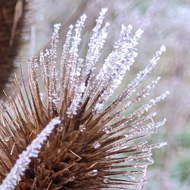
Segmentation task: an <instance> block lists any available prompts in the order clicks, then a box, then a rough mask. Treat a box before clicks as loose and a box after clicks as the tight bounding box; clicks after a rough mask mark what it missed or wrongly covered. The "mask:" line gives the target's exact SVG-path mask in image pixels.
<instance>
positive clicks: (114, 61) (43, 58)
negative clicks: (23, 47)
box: [0, 9, 168, 190]
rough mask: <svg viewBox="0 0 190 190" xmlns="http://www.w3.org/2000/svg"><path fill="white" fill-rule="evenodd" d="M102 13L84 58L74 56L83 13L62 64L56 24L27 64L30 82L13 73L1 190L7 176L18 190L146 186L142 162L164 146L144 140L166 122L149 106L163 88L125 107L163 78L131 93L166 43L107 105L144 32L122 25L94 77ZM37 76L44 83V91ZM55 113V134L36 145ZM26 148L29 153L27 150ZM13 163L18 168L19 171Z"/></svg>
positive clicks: (1, 157)
mask: <svg viewBox="0 0 190 190" xmlns="http://www.w3.org/2000/svg"><path fill="white" fill-rule="evenodd" d="M106 11H107V9H102V11H101V12H100V16H99V18H98V19H97V22H96V26H95V27H94V29H93V34H92V37H91V38H90V42H89V49H88V51H87V55H86V58H85V59H82V58H79V44H80V41H81V31H82V28H83V27H84V22H85V19H86V15H83V16H81V18H80V19H79V20H78V22H77V23H76V25H75V26H70V28H69V31H68V33H67V38H66V41H65V44H64V45H63V53H62V56H61V61H60V65H59V69H56V58H57V52H56V47H57V42H58V38H59V35H58V31H59V28H60V25H59V24H57V25H55V28H54V32H53V35H52V39H51V49H49V50H46V52H45V53H44V52H41V53H40V55H39V58H36V57H33V59H32V60H30V61H29V62H28V64H29V70H28V76H29V86H28V87H27V85H25V83H24V81H23V84H24V90H21V88H20V86H19V83H18V80H17V78H16V77H15V92H16V93H17V94H18V96H17V99H13V98H11V97H8V100H9V106H8V107H7V106H6V105H2V106H3V108H4V110H3V111H2V112H1V118H2V120H1V123H0V125H1V130H0V136H1V140H0V149H1V151H2V152H1V154H0V161H1V164H0V180H1V181H3V182H2V185H1V186H0V189H2V188H3V185H4V184H5V182H6V183H7V180H8V182H9V178H8V176H11V175H14V178H15V179H16V180H17V181H18V183H17V184H12V186H9V189H15V190H21V189H32V190H43V189H44V190H45V189H48V190H53V189H54V190H55V189H56V190H58V189H65V190H71V189H72V190H74V189H83V190H85V189H86V190H87V189H104V188H105V189H107V188H111V189H136V190H137V189H143V187H144V184H145V182H146V173H147V166H148V165H150V164H152V163H153V159H152V153H151V151H152V149H154V148H160V147H162V146H164V145H165V144H166V143H159V144H151V145H149V144H147V142H146V141H145V140H144V139H143V138H144V137H147V136H149V135H151V134H153V133H155V132H156V131H157V129H158V128H159V127H160V126H162V125H164V123H165V119H164V120H163V121H161V122H154V120H153V118H154V117H155V116H156V113H155V112H153V113H151V112H149V110H150V109H151V107H153V106H154V105H155V104H156V103H158V102H159V101H161V100H162V99H164V98H165V97H166V96H167V95H168V91H166V92H165V93H163V94H161V95H160V96H158V97H156V98H155V99H150V100H149V101H148V102H147V103H146V104H144V105H142V106H139V107H138V108H137V109H134V111H131V112H128V113H127V110H128V108H129V107H131V106H133V105H134V104H135V103H136V102H140V101H141V100H142V99H143V98H145V97H146V96H147V95H149V92H150V90H151V89H152V88H154V86H155V85H156V83H157V82H158V81H159V80H160V77H158V78H156V79H155V80H154V81H152V82H151V84H150V85H148V86H147V87H145V88H144V89H143V90H142V91H140V92H137V93H136V88H137V87H138V86H139V85H140V84H141V82H142V81H143V80H145V79H146V78H147V76H148V75H149V74H150V73H151V71H152V70H153V69H154V67H155V66H156V64H157V61H158V60H159V59H160V55H161V54H162V53H163V52H164V51H165V47H164V46H162V47H161V48H160V50H158V51H157V52H156V54H155V55H154V56H153V58H152V59H151V61H150V63H149V64H148V65H147V66H146V68H145V69H144V70H142V71H140V72H139V73H138V74H137V76H136V78H135V79H134V80H133V81H131V82H130V83H129V84H128V85H127V86H126V88H125V89H124V91H122V92H121V93H120V95H119V96H118V97H116V98H115V99H114V100H113V101H112V102H111V103H110V104H108V103H107V102H109V100H110V97H112V95H113V93H114V91H115V90H116V89H117V87H118V86H119V85H120V84H121V82H122V80H123V78H124V76H125V74H126V72H127V71H129V70H130V67H131V66H132V64H133V63H134V62H135V57H136V56H137V52H136V51H137V50H136V46H137V45H138V41H139V39H140V37H141V34H142V30H140V29H139V30H137V31H136V33H135V34H134V36H131V35H130V32H131V30H132V26H131V25H129V26H128V27H126V26H124V25H122V28H121V32H120V36H119V40H118V41H117V42H116V43H115V45H114V49H113V51H112V52H111V53H110V54H109V55H108V57H107V58H106V59H105V62H104V64H103V65H102V68H101V69H100V71H99V73H98V74H97V75H96V74H95V70H96V63H97V62H98V60H99V57H100V51H101V49H102V48H103V46H104V43H105V40H106V37H107V27H108V26H109V23H105V25H103V20H104V15H105V13H106ZM102 25H103V26H102ZM73 30H74V34H73ZM40 81H43V85H42V88H41V87H40V85H39V83H40ZM126 113H127V114H126ZM55 117H59V119H60V121H58V122H57V123H54V124H53V125H51V126H52V131H49V133H48V135H46V138H47V140H46V138H45V139H44V140H43V141H42V142H41V144H42V143H43V145H42V147H41V146H40V147H39V145H38V143H37V142H39V141H38V137H39V136H38V134H39V135H41V134H43V131H44V130H45V129H47V126H49V125H47V124H48V123H49V121H51V120H52V119H53V118H55ZM53 121H55V119H53ZM59 122H60V123H59ZM56 124H58V125H56ZM55 125H56V126H55ZM45 140H46V141H45ZM31 148H33V149H31ZM25 149H26V151H25V152H24V153H22V152H23V151H24V150H25ZM29 149H30V150H31V152H32V151H33V152H34V153H26V152H27V150H29ZM36 151H37V152H36ZM23 154H24V155H25V156H26V159H27V160H29V162H28V163H27V164H28V165H27V164H23V162H19V160H20V159H21V158H22V155H23ZM19 155H20V158H18V157H19ZM21 161H22V159H21ZM11 168H22V172H23V173H22V172H21V173H19V172H15V170H13V169H12V170H11ZM12 171H14V172H15V173H12ZM8 173H9V174H8ZM7 174H8V175H7ZM22 174H23V175H22ZM6 175H7V177H6ZM4 178H5V179H4ZM7 178H8V179H7ZM9 183H10V182H9ZM10 184H11V183H10Z"/></svg>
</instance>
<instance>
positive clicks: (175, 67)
mask: <svg viewBox="0 0 190 190" xmlns="http://www.w3.org/2000/svg"><path fill="white" fill-rule="evenodd" d="M33 5H35V6H34V7H35V8H31V7H30V6H32V5H30V4H29V5H28V10H33V11H34V12H35V14H31V13H30V14H29V13H26V15H25V21H24V22H25V25H26V27H25V29H26V31H27V30H28V31H29V32H25V33H24V34H23V37H22V40H23V41H24V44H23V45H22V47H21V48H20V49H19V51H18V53H17V57H16V58H15V59H14V62H13V64H14V65H16V66H18V65H20V64H21V65H22V68H23V70H24V69H26V68H25V67H26V66H27V64H26V60H27V59H28V57H31V55H32V54H33V53H34V54H36V55H37V54H38V53H39V51H40V50H42V49H45V48H46V47H49V45H50V36H51V33H52V31H53V25H54V24H55V23H61V24H62V27H61V31H60V33H61V35H60V41H61V42H64V40H65V34H66V32H67V30H68V27H69V25H70V24H74V23H75V22H76V20H77V19H78V18H79V16H80V15H82V14H83V13H86V14H87V16H88V18H87V21H86V24H85V29H84V31H83V39H82V45H81V46H80V49H81V55H83V54H84V52H85V51H86V49H87V44H88V41H89V37H90V35H91V29H92V28H93V26H94V25H95V19H96V18H97V16H98V15H99V12H100V10H101V8H102V7H108V9H109V11H108V13H107V15H106V21H109V22H110V27H109V30H108V31H109V33H108V39H107V42H106V45H105V48H104V49H103V51H102V57H101V60H102V61H103V60H104V59H105V57H106V56H107V55H108V53H109V52H110V51H111V49H112V47H113V44H114V41H116V40H117V39H118V36H119V31H120V29H121V24H125V25H128V24H131V25H133V28H134V30H133V31H134V32H135V31H136V30H137V29H138V28H141V29H143V30H144V33H143V36H142V38H141V40H140V43H139V46H138V57H137V59H136V62H135V64H134V65H133V67H132V68H131V71H130V72H129V73H127V76H126V78H125V81H124V83H123V84H122V85H123V86H124V85H125V84H126V83H128V82H129V81H130V80H131V79H133V78H134V77H135V76H136V73H137V72H138V71H139V70H140V69H142V68H144V67H145V66H146V65H147V64H148V62H149V60H150V59H151V58H152V56H153V55H154V53H155V51H156V50H158V49H159V48H160V46H161V45H162V44H165V45H166V48H167V51H166V53H164V54H163V55H162V57H161V60H160V61H159V64H158V66H157V67H156V69H155V70H154V71H153V73H152V74H151V76H150V77H149V78H148V81H147V82H150V81H151V80H153V79H155V78H156V76H158V75H159V76H161V77H162V79H161V81H160V82H159V84H158V86H157V87H156V88H155V89H154V90H153V92H152V94H151V97H155V96H158V95H160V94H161V93H163V92H164V91H165V90H169V91H170V93H171V94H170V96H169V97H168V98H167V99H166V100H164V101H163V102H161V103H159V104H158V105H157V106H156V108H155V110H156V111H157V113H158V117H157V119H158V120H159V119H160V120H161V119H163V117H166V118H167V123H166V125H165V126H164V127H162V128H161V129H159V131H158V133H157V134H156V135H154V136H152V138H151V139H150V141H151V142H162V141H167V142H168V145H167V146H166V147H164V148H162V149H160V150H155V151H154V159H155V163H154V165H152V166H150V167H149V170H148V183H147V184H146V187H145V189H146V190H152V189H154V190H179V189H180V190H189V189H190V1H189V0H143V1H142V0H133V1H127V0H117V1H116V0H109V1H108V0H72V1H71V0H64V1H62V0H46V1H43V0H40V1H34V2H33ZM60 44H61V43H60ZM23 52H24V53H23ZM101 60H100V61H99V62H100V63H101ZM121 88H122V87H121Z"/></svg>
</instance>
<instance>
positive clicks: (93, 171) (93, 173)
mask: <svg viewBox="0 0 190 190" xmlns="http://www.w3.org/2000/svg"><path fill="white" fill-rule="evenodd" d="M97 174H98V170H97V169H94V170H92V171H90V172H88V176H91V177H92V176H96V175H97Z"/></svg>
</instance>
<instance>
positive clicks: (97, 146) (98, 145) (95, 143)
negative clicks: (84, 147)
mask: <svg viewBox="0 0 190 190" xmlns="http://www.w3.org/2000/svg"><path fill="white" fill-rule="evenodd" d="M93 147H94V148H95V149H97V148H99V147H100V143H99V142H98V141H96V142H94V143H93Z"/></svg>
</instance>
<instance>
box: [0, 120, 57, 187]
mask: <svg viewBox="0 0 190 190" xmlns="http://www.w3.org/2000/svg"><path fill="white" fill-rule="evenodd" d="M60 122H61V121H60V120H59V118H58V117H56V118H54V119H52V120H51V121H50V122H49V123H48V124H47V125H46V127H45V128H44V129H43V130H42V131H41V133H40V134H39V135H38V136H37V137H36V138H35V139H34V140H33V141H32V143H31V144H30V145H28V146H27V148H26V150H25V151H23V152H22V153H21V154H20V155H19V158H18V159H17V161H16V163H15V165H14V166H13V168H12V169H11V171H10V172H9V174H8V175H7V176H6V178H5V179H4V180H3V182H2V184H1V185H0V190H5V189H6V190H14V188H15V186H16V185H17V183H18V182H19V181H20V180H21V176H22V175H23V174H24V171H25V170H26V167H27V166H28V164H29V163H30V161H31V157H37V156H38V153H39V152H40V149H41V147H42V144H43V143H44V141H46V140H47V137H48V136H49V135H50V134H51V133H52V131H53V129H54V127H55V125H57V124H59V123H60Z"/></svg>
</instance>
